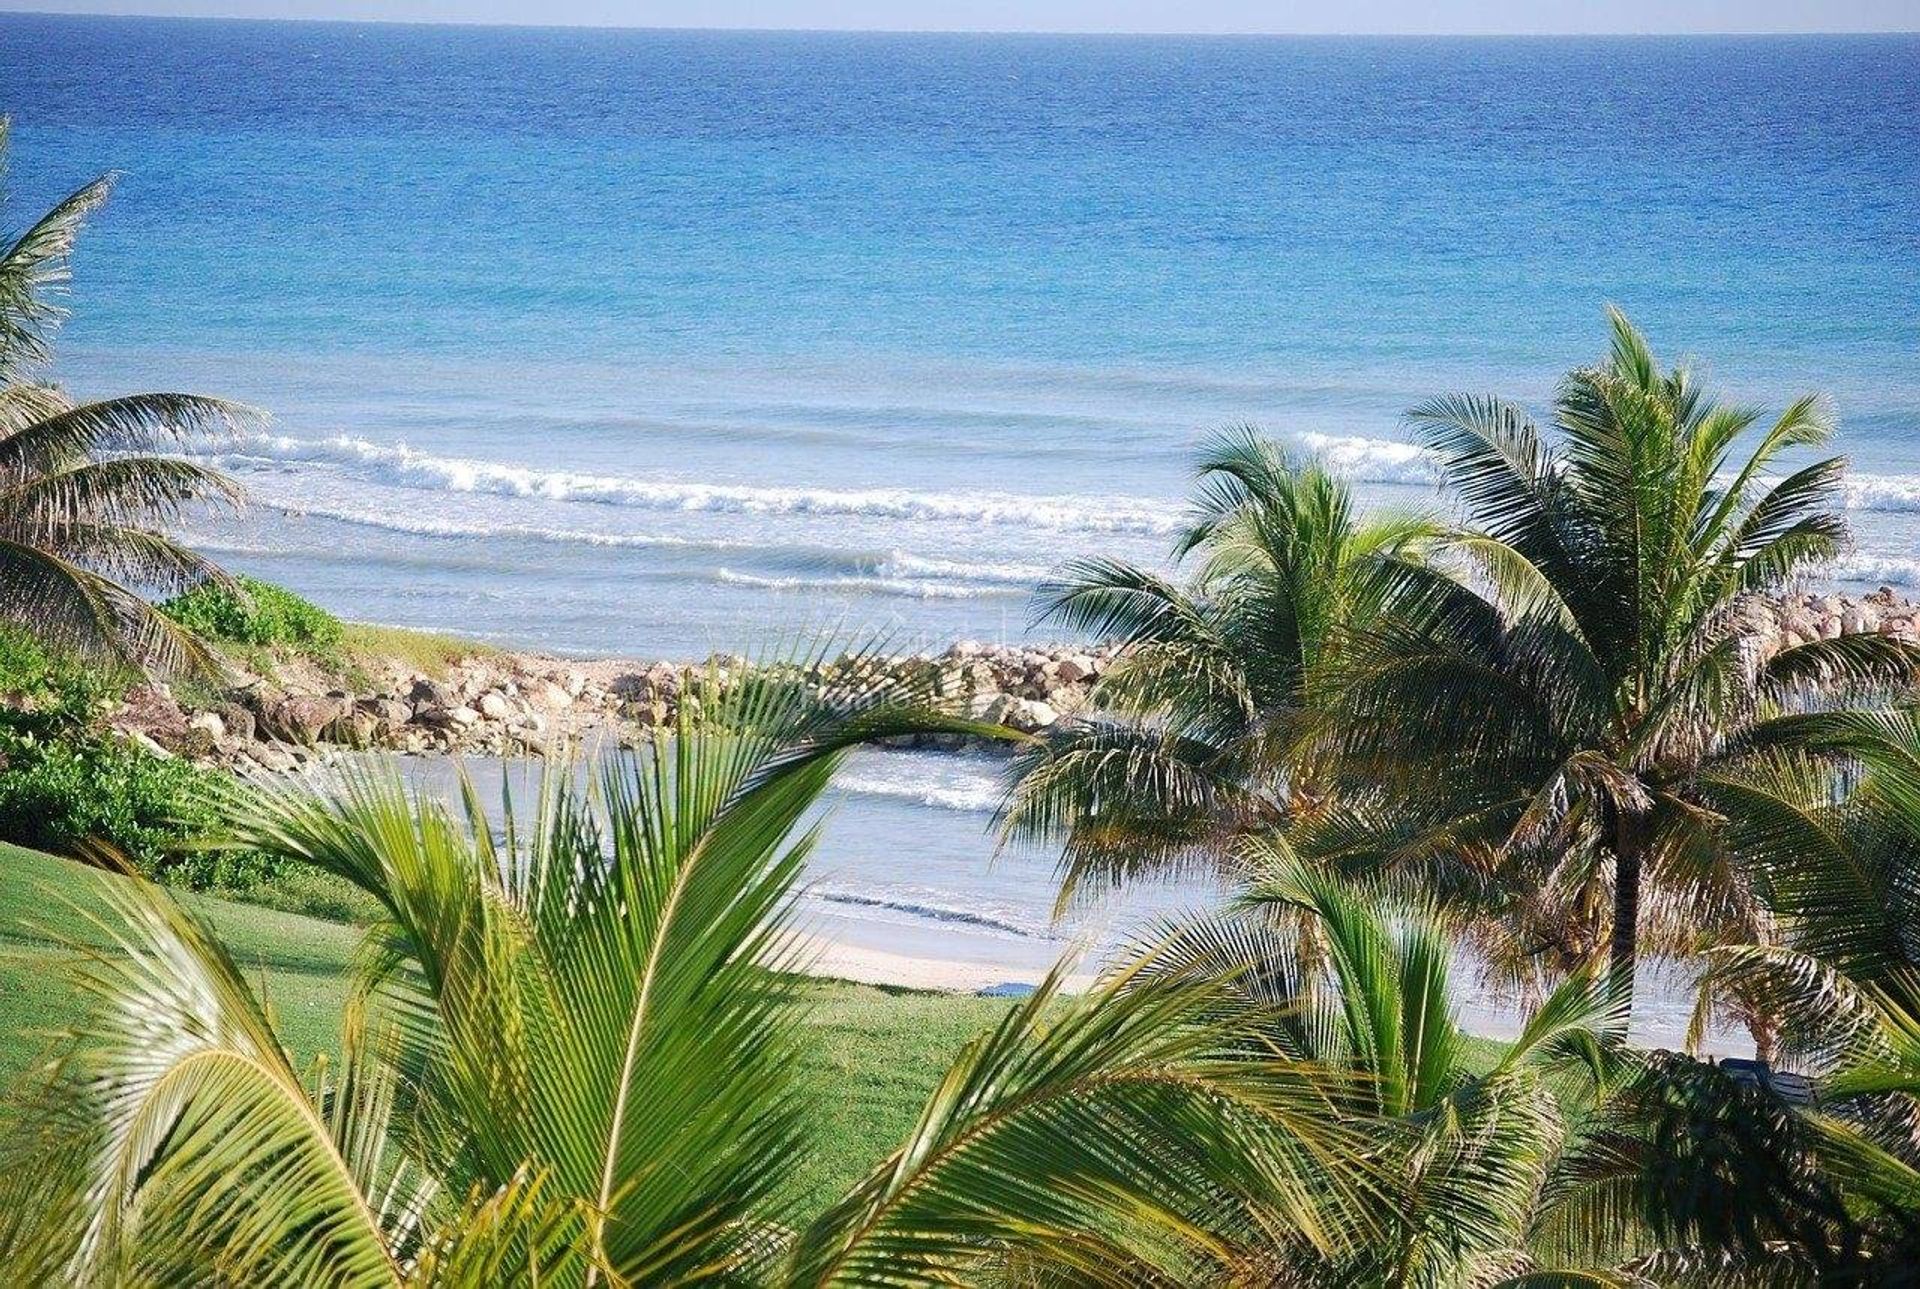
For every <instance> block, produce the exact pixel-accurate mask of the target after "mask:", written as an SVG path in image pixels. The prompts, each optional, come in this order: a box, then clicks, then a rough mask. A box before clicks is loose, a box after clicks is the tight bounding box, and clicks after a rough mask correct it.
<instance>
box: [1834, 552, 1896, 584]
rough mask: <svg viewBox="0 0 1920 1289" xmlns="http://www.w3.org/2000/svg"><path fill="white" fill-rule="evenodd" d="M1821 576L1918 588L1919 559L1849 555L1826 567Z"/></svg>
mask: <svg viewBox="0 0 1920 1289" xmlns="http://www.w3.org/2000/svg"><path fill="white" fill-rule="evenodd" d="M1822 575H1823V576H1825V577H1830V578H1832V579H1834V580H1835V581H1839V582H1873V583H1880V582H1885V583H1888V584H1889V585H1892V586H1908V587H1920V559H1907V558H1904V557H1902V556H1899V555H1849V556H1846V557H1844V558H1842V559H1837V560H1835V561H1834V562H1833V563H1831V564H1829V565H1827V566H1826V568H1825V569H1823V570H1822Z"/></svg>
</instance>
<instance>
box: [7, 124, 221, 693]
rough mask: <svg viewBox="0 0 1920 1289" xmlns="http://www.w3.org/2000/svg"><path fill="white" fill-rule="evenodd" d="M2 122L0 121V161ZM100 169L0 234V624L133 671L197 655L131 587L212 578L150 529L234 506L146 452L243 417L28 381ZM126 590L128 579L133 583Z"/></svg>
mask: <svg viewBox="0 0 1920 1289" xmlns="http://www.w3.org/2000/svg"><path fill="white" fill-rule="evenodd" d="M6 145H7V122H6V121H5V119H4V118H0V163H4V160H5V153H6ZM111 186H112V179H111V176H107V177H102V178H100V179H96V180H94V181H93V182H92V183H90V184H88V185H86V186H85V187H83V188H81V189H80V190H79V191H78V192H75V193H74V194H73V195H71V196H69V197H68V198H66V199H65V200H64V201H62V202H60V203H58V204H57V205H55V206H54V207H53V209H52V210H50V211H48V212H47V213H46V214H45V215H43V216H41V217H40V218H39V219H38V220H37V221H36V222H35V223H34V224H33V225H32V226H31V227H29V228H28V229H27V230H26V231H25V232H23V233H21V234H19V235H18V236H17V237H13V238H12V239H11V240H0V620H6V621H11V622H13V623H16V624H18V625H20V626H23V627H25V628H27V629H28V630H30V631H32V632H34V633H35V634H37V635H39V636H41V637H42V638H45V639H48V640H50V641H53V642H55V643H58V644H61V645H64V646H67V647H70V648H72V649H75V650H78V651H81V652H84V653H89V654H94V655H112V656H117V657H120V658H123V659H126V660H128V661H131V662H133V663H135V664H137V665H139V666H142V667H154V668H160V669H172V668H176V667H179V666H181V665H183V664H194V663H199V664H204V663H206V662H207V661H208V655H207V653H206V650H205V647H204V646H202V645H201V644H200V643H199V642H198V641H196V640H195V639H194V638H193V637H192V636H191V635H190V634H188V633H187V632H185V631H182V630H181V629H180V628H179V627H177V626H176V625H174V624H173V623H172V622H170V621H169V620H168V619H167V618H166V617H164V616H163V615H161V614H160V613H158V612H156V611H155V610H154V609H153V607H152V605H151V604H149V603H148V601H147V600H146V598H145V597H144V596H142V595H141V594H140V593H139V591H140V590H145V591H148V592H157V593H161V594H169V593H173V592H177V591H180V590H184V589H186V588H187V587H189V586H192V585H194V584H196V583H198V582H201V581H204V580H206V579H207V578H209V577H213V578H219V577H223V576H224V575H223V574H222V573H221V572H220V570H219V569H218V568H216V567H215V566H214V565H213V564H211V563H210V562H208V561H207V560H206V559H204V558H203V557H201V556H200V555H197V554H195V553H194V552H193V551H190V550H188V549H187V548H186V547H184V546H182V545H180V544H179V543H178V542H175V541H173V540H171V539H170V538H169V537H167V536H166V534H165V533H164V532H163V531H162V529H163V528H164V527H165V526H166V525H167V524H168V523H170V522H171V521H173V520H174V519H176V518H178V517H179V515H180V514H181V513H182V512H183V511H185V510H187V509H188V508H190V507H199V506H207V505H214V506H228V507H231V506H235V505H237V504H238V503H239V501H240V499H241V494H240V489H239V486H238V485H237V484H235V483H234V482H233V480H231V479H229V478H227V477H226V476H225V475H222V474H220V473H218V472H217V471H214V470H210V469H208V468H207V467H205V466H201V465H197V464H194V463H192V462H189V461H184V460H180V459H177V458H173V457H165V456H155V455H151V453H152V452H153V451H154V450H155V449H157V448H164V447H168V446H175V445H178V444H180V443H183V442H187V441H190V440H192V439H194V438H197V437H200V436H203V435H206V434H208V433H217V432H226V431H230V430H231V429H233V428H234V427H235V426H236V425H237V424H239V423H240V422H241V421H243V420H244V419H247V418H248V417H250V416H251V415H252V414H251V413H249V412H247V411H246V410H245V409H242V408H239V407H236V406H234V405H233V404H230V403H224V402H221V401H219V400H217V399H210V398H203V397H199V396H196V395H192V394H131V395H125V396H122V397H119V398H111V399H107V400H104V401H102V402H96V403H84V404H76V403H75V402H74V401H73V400H71V399H69V398H68V397H67V396H66V395H65V394H63V393H62V392H61V391H60V390H59V389H57V388H56V387H54V386H52V385H50V384H46V383H43V382H41V381H39V380H38V379H36V378H35V375H34V373H35V372H36V371H37V370H39V369H40V368H42V367H44V366H45V364H46V363H47V362H48V361H50V358H51V353H50V350H49V342H50V339H51V336H52V333H53V330H54V328H55V327H56V326H57V325H58V323H59V321H60V319H61V318H62V316H63V315H64V310H63V309H62V307H61V305H60V303H59V299H58V296H59V295H60V293H61V292H62V291H63V290H64V288H65V286H66V284H67V281H68V278H69V273H70V269H69V255H70V253H71V251H72V249H73V243H74V239H75V238H76V237H77V236H78V234H79V232H80V228H81V225H82V224H83V223H84V222H85V220H86V218H87V216H88V215H89V214H91V213H92V212H93V211H94V210H96V209H97V208H98V207H99V206H100V204H101V203H102V202H104V201H105V200H106V198H107V193H108V190H109V189H110V188H111ZM136 588H137V589H136Z"/></svg>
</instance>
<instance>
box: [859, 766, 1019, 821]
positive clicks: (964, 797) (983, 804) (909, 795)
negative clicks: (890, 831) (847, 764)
mask: <svg viewBox="0 0 1920 1289" xmlns="http://www.w3.org/2000/svg"><path fill="white" fill-rule="evenodd" d="M833 786H834V787H835V788H836V789H838V790H839V791H841V792H850V793H854V794H855V795H857V796H863V797H889V798H892V799H894V800H898V801H911V802H914V803H916V804H918V805H923V806H930V807H932V808H933V809H935V810H953V811H958V812H960V813H962V814H991V813H993V812H994V811H995V810H997V809H999V807H1000V798H1001V796H1002V795H1003V791H1002V789H1001V786H1000V783H999V781H998V780H997V779H992V778H983V779H981V780H978V781H962V782H952V781H949V782H945V783H927V782H925V781H922V782H918V783H916V782H914V781H913V780H910V779H892V778H887V777H885V776H882V775H877V774H861V773H858V772H857V771H853V772H848V773H844V774H842V775H841V776H840V777H839V778H837V779H835V780H834V781H833Z"/></svg>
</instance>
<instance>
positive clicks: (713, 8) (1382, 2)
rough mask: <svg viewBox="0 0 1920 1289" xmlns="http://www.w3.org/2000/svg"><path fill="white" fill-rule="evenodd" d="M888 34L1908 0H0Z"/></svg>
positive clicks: (1517, 17) (1853, 15) (1497, 24)
mask: <svg viewBox="0 0 1920 1289" xmlns="http://www.w3.org/2000/svg"><path fill="white" fill-rule="evenodd" d="M9 10H14V11H41V12H62V13H146V14H171V15H181V16H190V17H246V18H348V19H390V20H400V21H420V22H501V23H565V24H581V25H589V26H604V27H811V28H838V29H854V30H891V31H1137V32H1176V31H1178V32H1295V33H1335V32H1351V33H1407V34H1435V33H1441V34H1467V33H1474V34H1478V33H1495V32H1499V33H1545V34H1564V33H1583V32H1594V33H1598V32H1609V33H1612V32H1623V33H1675V32H1734V31H1738V32H1748V31H1800V32H1805V31H1915V30H1920V0H1266V2H1264V3H1263V2H1262V0H0V12H5V11H9Z"/></svg>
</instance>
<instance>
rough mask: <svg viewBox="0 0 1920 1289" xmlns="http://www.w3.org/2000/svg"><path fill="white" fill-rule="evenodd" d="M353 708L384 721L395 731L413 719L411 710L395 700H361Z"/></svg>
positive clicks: (378, 698) (380, 698) (377, 698)
mask: <svg viewBox="0 0 1920 1289" xmlns="http://www.w3.org/2000/svg"><path fill="white" fill-rule="evenodd" d="M353 706H354V710H356V711H361V712H365V713H366V714H367V715H369V716H371V717H373V718H375V719H376V720H381V721H385V722H386V723H387V724H388V725H390V726H392V727H393V728H395V729H398V728H399V727H400V726H402V725H405V724H406V723H407V722H408V721H410V720H412V719H413V709H412V708H411V707H409V706H407V705H406V704H405V703H403V702H401V701H400V700H399V699H397V698H382V697H374V698H362V699H361V700H360V701H359V702H357V703H355V704H354V705H353Z"/></svg>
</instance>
